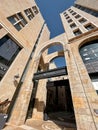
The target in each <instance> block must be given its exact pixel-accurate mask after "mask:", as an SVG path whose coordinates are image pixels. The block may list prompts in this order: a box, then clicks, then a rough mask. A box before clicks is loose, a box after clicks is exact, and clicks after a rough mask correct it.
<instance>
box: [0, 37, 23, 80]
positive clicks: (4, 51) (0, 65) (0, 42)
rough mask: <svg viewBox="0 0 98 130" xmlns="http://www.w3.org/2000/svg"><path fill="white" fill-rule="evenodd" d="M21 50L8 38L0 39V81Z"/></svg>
mask: <svg viewBox="0 0 98 130" xmlns="http://www.w3.org/2000/svg"><path fill="white" fill-rule="evenodd" d="M20 50H21V48H20V47H19V46H18V45H17V44H16V43H15V42H14V41H13V40H12V39H10V37H9V36H7V35H6V36H4V37H3V38H1V39H0V79H2V78H3V76H4V75H5V73H6V72H7V70H8V68H9V67H10V65H11V63H12V62H13V61H14V59H15V57H16V56H17V54H18V53H19V51H20Z"/></svg>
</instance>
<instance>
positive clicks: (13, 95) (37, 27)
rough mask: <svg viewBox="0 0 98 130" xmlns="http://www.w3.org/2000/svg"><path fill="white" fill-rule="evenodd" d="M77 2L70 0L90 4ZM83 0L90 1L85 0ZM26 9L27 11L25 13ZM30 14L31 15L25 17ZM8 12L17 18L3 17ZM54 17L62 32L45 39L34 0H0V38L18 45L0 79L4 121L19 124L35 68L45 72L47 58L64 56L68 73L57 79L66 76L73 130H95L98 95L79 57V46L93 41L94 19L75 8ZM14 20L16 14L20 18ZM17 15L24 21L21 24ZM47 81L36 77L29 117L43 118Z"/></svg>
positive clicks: (97, 34) (97, 35)
mask: <svg viewBox="0 0 98 130" xmlns="http://www.w3.org/2000/svg"><path fill="white" fill-rule="evenodd" d="M82 2H84V1H82V0H77V1H76V4H78V5H82V6H84V5H85V7H87V8H90V7H91V4H89V5H88V4H87V3H88V0H86V1H85V2H84V3H83V4H82ZM95 2H96V4H95V5H93V7H92V9H93V10H94V8H96V10H97V6H96V5H98V4H97V1H96V0H95ZM89 3H92V2H91V0H89ZM33 7H34V8H33ZM35 7H36V8H37V10H36V8H35ZM26 10H27V13H25V12H26ZM28 10H29V11H28ZM35 10H36V11H37V12H36V11H35ZM28 12H29V13H28ZM20 13H21V15H20ZM31 14H32V16H31V17H28V16H30V15H31ZM73 14H74V15H73ZM11 16H15V17H16V19H17V17H18V21H17V22H16V23H14V24H13V22H12V23H11V21H9V19H10V17H11ZM19 16H20V17H19ZM21 16H22V18H21ZM60 16H61V20H62V23H63V26H64V29H65V32H64V33H63V34H61V35H59V36H57V37H55V38H53V39H50V40H49V35H50V32H49V30H48V28H47V25H46V24H45V23H44V19H43V18H42V16H41V13H40V11H39V9H38V7H37V5H36V3H35V2H34V0H30V1H28V0H23V1H22V0H18V2H17V1H13V0H9V1H7V0H3V1H2V3H0V38H1V39H2V38H3V37H5V36H6V35H7V36H8V37H9V38H11V39H12V40H13V41H14V42H15V43H16V44H17V45H18V46H19V47H20V48H21V49H20V51H19V52H18V54H17V56H16V57H15V59H14V61H13V62H12V63H11V65H10V66H9V68H8V70H7V72H6V73H5V75H4V76H3V77H2V78H1V81H0V101H1V102H3V101H5V100H6V99H8V100H9V101H11V102H10V104H8V105H9V107H8V109H7V110H8V111H7V112H8V114H9V120H8V122H7V124H8V125H12V126H20V125H23V124H25V122H26V120H27V118H26V117H27V112H28V107H29V104H30V100H31V97H32V91H34V87H35V86H34V85H35V83H34V81H32V79H33V76H34V73H36V72H37V71H39V70H40V71H46V70H48V68H49V65H50V61H51V60H52V59H54V58H55V57H58V56H64V58H65V61H66V66H67V72H68V75H65V76H64V77H63V78H65V79H68V81H69V84H70V90H71V96H72V102H73V107H74V113H75V118H76V126H77V130H97V129H98V115H97V114H96V112H95V110H97V111H98V95H97V93H96V91H95V89H94V87H93V84H92V80H91V78H90V75H89V74H88V71H87V68H86V66H85V63H84V62H83V59H82V57H81V55H80V48H81V47H82V46H83V45H87V44H88V43H89V42H90V41H96V40H98V18H97V17H95V16H93V15H91V14H89V13H86V12H84V11H83V10H80V9H79V8H77V7H75V6H72V7H70V8H69V9H67V10H66V11H64V12H62V13H61V14H60ZM8 18H9V19H8ZM19 18H21V19H20V21H19ZM23 19H25V21H26V22H25V23H26V24H25V23H21V21H22V20H23ZM81 21H82V22H81ZM17 23H19V25H21V26H20V28H21V29H20V28H18V29H19V30H17V27H16V26H15V25H17ZM88 26H89V27H90V30H88ZM58 44H59V45H62V47H63V51H61V52H55V53H52V54H48V48H49V47H50V46H53V45H58ZM97 44H98V43H97ZM0 62H1V61H0ZM53 66H54V65H53ZM97 67H98V66H97ZM97 74H98V73H97ZM17 76H18V77H17ZM58 78H59V79H60V77H58ZM97 78H98V75H97ZM47 80H48V79H41V80H39V81H38V83H37V91H36V95H35V104H34V109H33V110H32V115H31V120H33V119H38V120H43V113H44V109H45V105H46V93H47V90H46V83H47ZM54 80H56V78H54ZM4 112H5V111H4ZM12 128H13V127H12ZM5 129H7V127H5Z"/></svg>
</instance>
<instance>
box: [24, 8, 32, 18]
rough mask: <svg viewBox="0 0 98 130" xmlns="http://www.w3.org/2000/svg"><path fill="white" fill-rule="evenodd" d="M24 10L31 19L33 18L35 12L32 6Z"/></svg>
mask: <svg viewBox="0 0 98 130" xmlns="http://www.w3.org/2000/svg"><path fill="white" fill-rule="evenodd" d="M24 12H25V14H26V15H27V17H28V19H29V20H31V19H33V17H34V14H33V12H32V10H31V9H30V8H29V9H26V10H25V11H24Z"/></svg>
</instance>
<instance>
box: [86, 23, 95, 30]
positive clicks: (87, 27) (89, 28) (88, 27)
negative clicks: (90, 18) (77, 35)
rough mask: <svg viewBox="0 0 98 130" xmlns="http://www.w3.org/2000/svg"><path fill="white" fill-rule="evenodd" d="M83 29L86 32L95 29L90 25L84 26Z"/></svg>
mask: <svg viewBox="0 0 98 130" xmlns="http://www.w3.org/2000/svg"><path fill="white" fill-rule="evenodd" d="M85 28H86V29H87V30H92V29H94V28H95V26H94V25H92V24H88V25H86V26H85Z"/></svg>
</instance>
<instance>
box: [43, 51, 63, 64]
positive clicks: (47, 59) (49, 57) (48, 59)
mask: <svg viewBox="0 0 98 130" xmlns="http://www.w3.org/2000/svg"><path fill="white" fill-rule="evenodd" d="M63 56H64V52H63V51H61V52H54V53H53V54H50V55H48V56H47V57H46V62H47V63H49V62H50V61H51V60H53V59H55V58H57V57H63Z"/></svg>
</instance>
